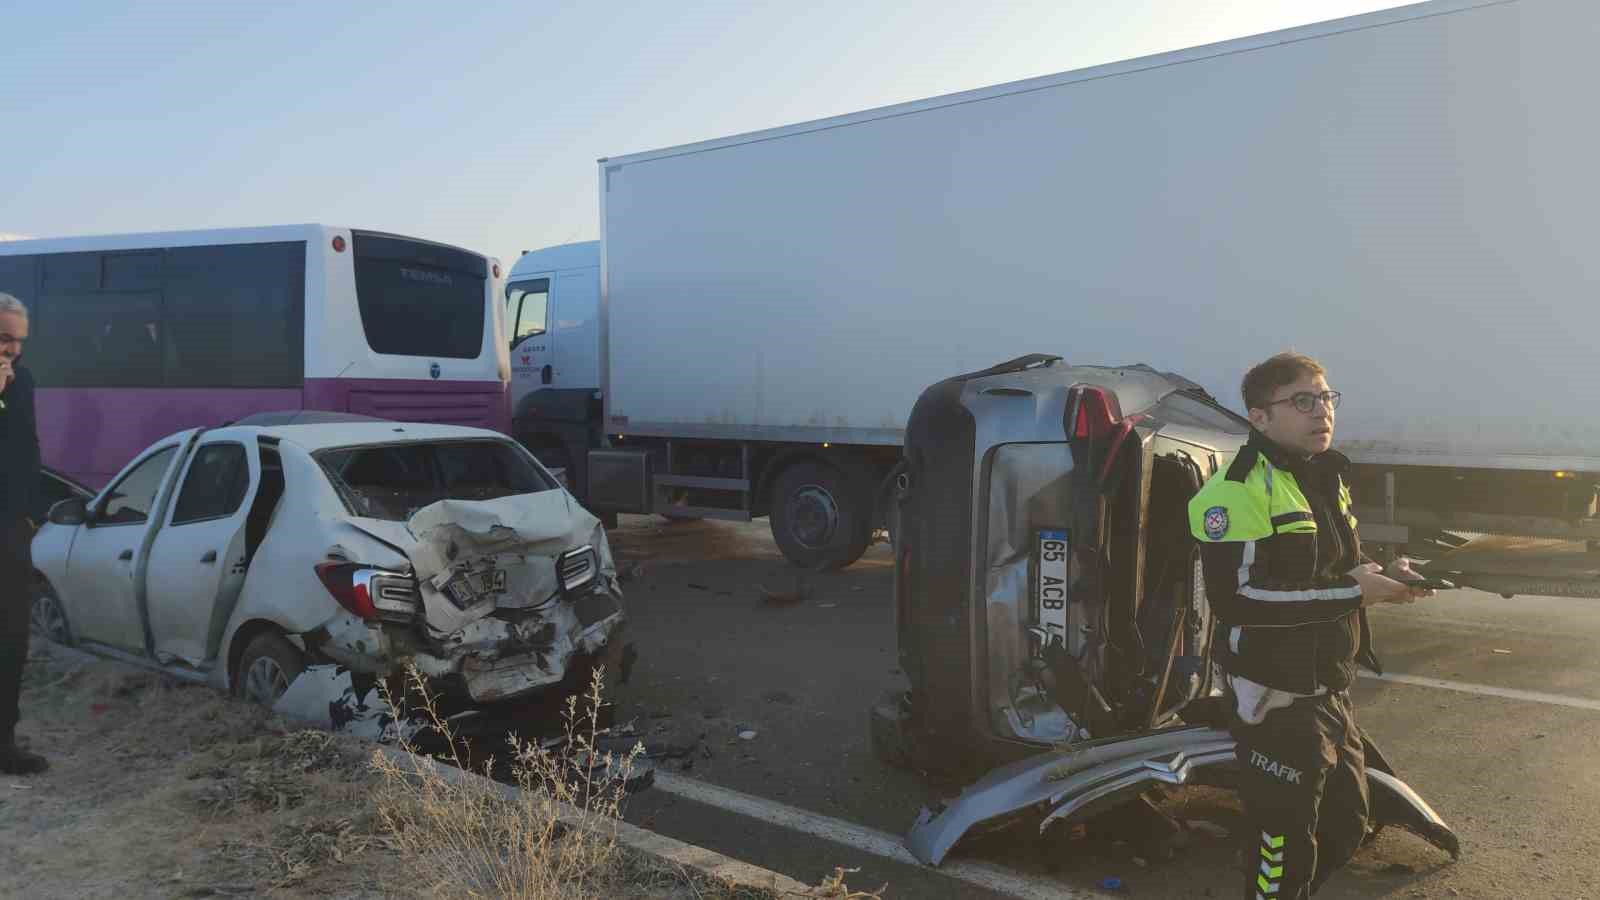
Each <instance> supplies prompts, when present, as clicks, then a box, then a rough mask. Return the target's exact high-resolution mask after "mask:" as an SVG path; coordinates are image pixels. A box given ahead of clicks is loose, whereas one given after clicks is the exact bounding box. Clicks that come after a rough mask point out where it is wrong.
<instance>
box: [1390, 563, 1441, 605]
mask: <svg viewBox="0 0 1600 900" xmlns="http://www.w3.org/2000/svg"><path fill="white" fill-rule="evenodd" d="M1383 574H1385V575H1387V576H1389V577H1390V578H1393V579H1394V580H1395V581H1398V582H1400V583H1401V584H1404V583H1406V582H1408V581H1421V580H1422V574H1421V573H1419V572H1417V571H1416V570H1415V569H1413V568H1411V560H1410V559H1408V558H1406V557H1404V556H1402V557H1400V558H1399V559H1397V560H1395V561H1394V562H1392V563H1390V564H1389V568H1388V569H1386V570H1384V573H1383ZM1434 593H1435V592H1434V591H1432V590H1429V589H1427V588H1411V597H1412V599H1416V598H1418V597H1432V596H1433V595H1434Z"/></svg>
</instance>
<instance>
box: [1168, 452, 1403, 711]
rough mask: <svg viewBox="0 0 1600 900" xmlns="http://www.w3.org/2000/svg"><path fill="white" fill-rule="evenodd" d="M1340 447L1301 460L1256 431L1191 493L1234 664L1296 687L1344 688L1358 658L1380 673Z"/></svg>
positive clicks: (1253, 675) (1229, 664)
mask: <svg viewBox="0 0 1600 900" xmlns="http://www.w3.org/2000/svg"><path fill="white" fill-rule="evenodd" d="M1349 466H1350V461H1349V460H1348V459H1346V458H1345V457H1344V456H1343V455H1342V454H1340V453H1338V452H1336V451H1331V450H1330V451H1328V452H1326V453H1322V454H1319V455H1318V456H1315V457H1313V458H1312V459H1310V460H1301V459H1298V458H1296V457H1295V456H1294V455H1293V454H1290V453H1288V452H1286V451H1285V450H1284V449H1283V448H1281V447H1279V446H1278V445H1277V444H1274V443H1273V442H1272V441H1270V440H1268V439H1267V438H1266V437H1265V436H1264V435H1262V434H1261V433H1260V432H1257V431H1252V432H1251V435H1250V440H1249V441H1248V442H1247V443H1246V444H1245V446H1244V447H1243V448H1241V449H1240V451H1239V454H1238V456H1237V457H1235V458H1234V460H1233V462H1232V464H1230V465H1229V466H1228V467H1227V468H1226V469H1225V470H1222V471H1219V472H1217V473H1216V474H1215V475H1213V476H1212V477H1211V479H1210V480H1209V481H1207V482H1206V484H1205V486H1204V487H1202V488H1201V489H1200V492H1199V493H1197V494H1196V495H1195V496H1194V498H1193V499H1191V500H1190V502H1189V527H1190V531H1191V532H1192V533H1193V535H1194V538H1195V539H1196V540H1197V541H1199V543H1200V559H1201V564H1202V567H1203V569H1204V571H1205V582H1206V595H1207V599H1208V600H1209V602H1210V605H1211V609H1212V611H1213V612H1214V613H1215V614H1216V616H1217V618H1218V619H1219V620H1220V621H1221V622H1222V624H1223V625H1224V628H1223V629H1222V630H1221V631H1219V633H1218V643H1217V646H1216V648H1215V651H1214V653H1215V657H1216V659H1217V661H1218V662H1219V663H1220V664H1221V666H1222V668H1223V669H1224V670H1225V671H1227V672H1228V673H1230V674H1233V675H1238V676H1242V677H1244V678H1248V679H1250V680H1251V681H1254V682H1257V683H1258V684H1263V685H1266V686H1267V687H1270V688H1276V689H1278V690H1283V691H1290V692H1293V693H1297V694H1312V693H1317V692H1318V691H1319V690H1320V689H1324V688H1325V689H1330V690H1343V689H1344V688H1346V687H1348V686H1349V684H1350V682H1351V681H1352V680H1353V679H1354V678H1355V671H1356V664H1357V663H1358V662H1359V663H1361V664H1362V665H1365V666H1367V667H1368V668H1370V669H1372V670H1373V671H1380V670H1379V666H1378V661H1377V657H1376V656H1375V655H1374V654H1373V653H1372V642H1371V631H1370V629H1369V627H1368V624H1367V616H1366V612H1365V610H1363V609H1362V607H1361V587H1360V585H1359V584H1358V583H1357V582H1356V580H1355V578H1353V577H1352V576H1350V575H1349V574H1348V573H1349V572H1350V571H1351V570H1352V569H1354V568H1355V567H1356V566H1357V565H1360V564H1361V563H1362V562H1364V561H1366V557H1365V556H1364V555H1363V554H1362V553H1361V539H1360V534H1359V532H1358V531H1357V527H1356V526H1357V522H1356V517H1355V515H1354V514H1353V513H1352V512H1351V511H1350V492H1349V489H1348V487H1347V486H1346V484H1345V473H1346V472H1347V471H1348V470H1349Z"/></svg>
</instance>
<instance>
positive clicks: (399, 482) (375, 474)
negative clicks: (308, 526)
mask: <svg viewBox="0 0 1600 900" xmlns="http://www.w3.org/2000/svg"><path fill="white" fill-rule="evenodd" d="M316 459H317V462H319V463H321V464H322V468H323V470H324V471H326V472H327V473H328V478H329V479H330V480H331V481H332V482H333V485H334V487H335V488H337V489H338V490H339V493H340V495H341V496H342V497H343V498H344V501H345V505H346V506H347V507H348V508H349V509H350V512H351V513H352V514H354V515H358V516H365V517H367V518H373V519H388V520H390V521H395V522H403V521H405V520H406V519H409V518H411V515H412V514H413V513H415V512H416V511H417V510H419V509H422V508H423V507H425V506H429V505H431V504H434V503H437V502H439V501H440V500H494V499H497V498H500V497H512V496H516V495H519V494H537V493H539V492H541V491H549V490H555V489H556V487H557V485H556V483H555V481H554V480H552V479H551V478H550V477H549V476H547V475H546V474H545V473H544V472H543V471H542V470H540V469H539V467H538V466H537V465H535V464H534V463H533V461H532V460H531V459H529V458H528V455H527V453H525V452H523V451H522V450H521V449H520V448H518V447H515V446H512V445H510V444H507V443H504V442H501V441H449V442H439V443H409V444H386V445H379V446H368V447H347V448H342V449H338V450H324V451H322V452H321V453H318V454H317V455H316Z"/></svg>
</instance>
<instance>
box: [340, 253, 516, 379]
mask: <svg viewBox="0 0 1600 900" xmlns="http://www.w3.org/2000/svg"><path fill="white" fill-rule="evenodd" d="M351 238H352V240H351V244H352V251H353V254H354V257H355V272H356V301H357V303H358V304H359V306H360V308H361V327H362V329H363V330H364V331H365V332H366V335H367V345H368V346H370V347H371V348H372V350H373V352H375V353H383V354H387V355H393V356H432V357H441V358H445V359H476V358H477V356H478V354H479V353H481V352H482V351H483V329H484V314H485V308H486V304H487V301H486V299H485V294H484V291H485V290H487V287H486V282H487V279H488V275H489V273H488V266H487V263H486V262H485V261H484V258H483V257H481V256H477V255H475V254H472V253H468V252H466V251H465V250H457V249H455V248H454V247H444V246H441V245H439V244H429V243H425V242H423V241H412V240H407V239H405V238H397V237H390V236H388V235H379V234H368V233H364V232H359V231H357V232H353V233H352V234H351Z"/></svg>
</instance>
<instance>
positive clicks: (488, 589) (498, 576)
mask: <svg viewBox="0 0 1600 900" xmlns="http://www.w3.org/2000/svg"><path fill="white" fill-rule="evenodd" d="M444 589H445V590H446V591H448V592H449V593H450V597H451V599H452V600H454V601H455V603H456V605H457V606H459V607H461V608H462V609H466V608H467V607H469V606H473V605H474V604H476V603H477V602H478V601H479V600H481V599H483V598H484V597H485V596H487V595H489V594H503V593H505V590H506V570H505V569H486V570H483V571H478V572H458V573H457V574H456V575H455V577H453V578H451V579H450V580H449V581H448V582H446V583H445V586H444Z"/></svg>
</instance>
